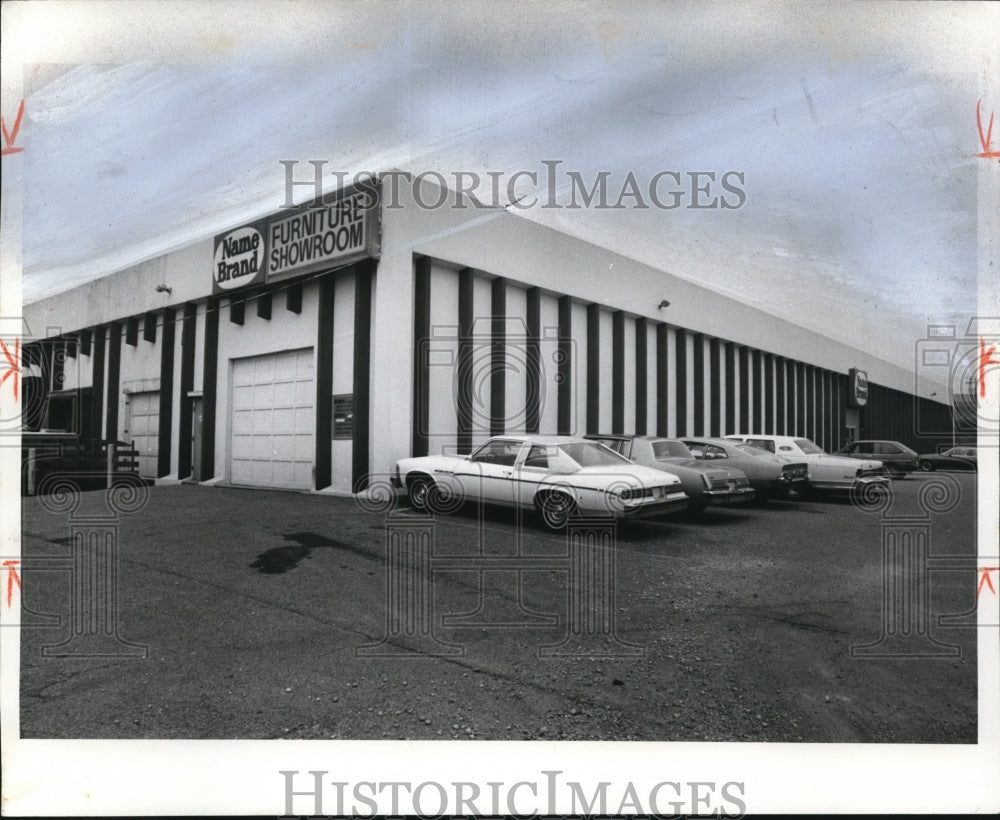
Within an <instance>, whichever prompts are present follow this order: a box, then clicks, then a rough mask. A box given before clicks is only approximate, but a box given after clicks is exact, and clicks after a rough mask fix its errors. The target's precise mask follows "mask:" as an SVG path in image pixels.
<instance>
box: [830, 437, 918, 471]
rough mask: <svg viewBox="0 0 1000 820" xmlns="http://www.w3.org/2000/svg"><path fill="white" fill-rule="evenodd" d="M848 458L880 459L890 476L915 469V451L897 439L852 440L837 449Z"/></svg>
mask: <svg viewBox="0 0 1000 820" xmlns="http://www.w3.org/2000/svg"><path fill="white" fill-rule="evenodd" d="M838 454H839V455H842V456H847V457H848V458H861V459H868V460H871V459H876V460H878V461H881V462H882V463H883V464H884V465H885V466H886V469H887V470H888V471H889V475H890V476H891V477H892V478H902V477H903V476H905V475H906V474H907V473H909V472H912V471H913V470H916V469H917V453H916V451H915V450H911V449H910V448H909V447H907V446H906V445H905V444H901V443H900V442H898V441H878V440H872V439H864V440H861V441H852V442H851V443H850V444H848V445H847V446H846V447H844V448H843V449H841V450H839V451H838Z"/></svg>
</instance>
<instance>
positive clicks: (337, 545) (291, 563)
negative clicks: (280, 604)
mask: <svg viewBox="0 0 1000 820" xmlns="http://www.w3.org/2000/svg"><path fill="white" fill-rule="evenodd" d="M284 538H285V540H286V541H296V542H298V543H297V544H290V545H288V546H284V547H272V548H271V549H269V550H265V551H264V552H262V553H261V554H260V555H258V556H257V558H256V560H254V562H253V563H252V564H250V568H251V569H255V570H257V571H258V572H262V573H265V574H267V575H279V574H281V573H284V572H288V570H290V569H295V567H296V566H298V563H299V561H301V560H302V559H303V558H309V557H310V556H311V555H312V551H313V550H314V549H316V548H317V547H330V548H332V549H341V550H349V551H351V552H356V551H357V549H356V548H355V547H353V546H351V545H350V544H344V543H342V542H340V541H334V540H333V539H332V538H327V537H326V536H325V535H320V534H319V533H316V532H291V533H287V534H286V535H285V536H284Z"/></svg>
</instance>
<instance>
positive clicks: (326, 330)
mask: <svg viewBox="0 0 1000 820" xmlns="http://www.w3.org/2000/svg"><path fill="white" fill-rule="evenodd" d="M335 284H336V283H335V282H334V278H333V274H327V275H326V276H324V277H322V278H321V279H320V280H319V299H318V300H317V302H318V304H317V309H316V442H315V447H316V456H315V461H316V466H315V472H316V475H315V482H316V487H315V488H316V489H317V490H322V489H323V488H324V487H329V486H330V485H331V484H332V483H333V454H332V445H331V440H332V438H333V306H334V305H333V300H334V287H335Z"/></svg>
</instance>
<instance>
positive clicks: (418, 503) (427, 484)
mask: <svg viewBox="0 0 1000 820" xmlns="http://www.w3.org/2000/svg"><path fill="white" fill-rule="evenodd" d="M433 486H434V482H433V481H431V480H430V479H427V478H415V479H413V481H411V482H410V484H409V486H408V487H407V489H406V495H407V498H409V500H410V506H411V507H413V509H415V510H416V511H417V512H427V507H428V503H429V501H430V495H431V488H432V487H433Z"/></svg>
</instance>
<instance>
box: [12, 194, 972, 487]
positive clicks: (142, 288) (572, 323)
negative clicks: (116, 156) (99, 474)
mask: <svg viewBox="0 0 1000 820" xmlns="http://www.w3.org/2000/svg"><path fill="white" fill-rule="evenodd" d="M393 183H394V190H393V192H392V195H391V197H390V198H389V201H388V202H387V201H386V198H385V196H383V194H384V193H385V191H384V184H383V183H379V184H378V185H376V184H372V185H370V186H369V187H367V188H363V187H359V188H354V189H347V190H345V191H342V192H339V193H338V194H331V195H329V196H328V197H327V198H326V199H325V200H322V201H314V202H312V203H310V205H308V206H306V207H299V208H296V209H285V210H280V211H278V212H276V213H274V214H270V215H268V216H266V217H264V218H262V219H260V220H257V221H256V222H253V223H252V224H247V225H242V226H238V227H236V228H234V229H233V230H230V231H227V232H226V233H225V234H222V235H220V236H216V237H214V238H211V237H210V238H206V239H204V240H202V241H199V242H195V243H193V244H191V245H190V246H188V247H184V248H182V249H179V250H176V251H173V252H170V253H166V254H164V255H162V256H160V257H157V258H155V259H151V260H148V261H145V262H142V263H140V264H137V265H134V266H132V267H130V268H128V269H126V270H123V271H120V272H117V273H114V274H112V275H108V276H104V277H103V278H99V279H95V280H93V281H90V282H88V283H86V284H84V285H81V286H78V287H75V288H73V289H71V290H68V291H65V292H63V293H60V294H58V295H56V296H53V297H51V298H46V299H43V300H40V301H38V302H35V303H33V304H30V305H27V306H25V318H26V322H27V325H28V327H29V328H30V329H31V330H32V332H34V333H35V334H36V335H37V337H38V338H35V339H32V340H26V343H25V348H24V357H25V361H26V362H28V363H29V364H30V365H31V373H33V374H34V376H33V378H32V377H29V378H27V379H26V380H25V382H26V383H25V393H26V397H25V406H26V408H27V409H26V411H25V426H26V428H28V429H37V428H39V427H42V428H48V429H66V430H71V431H73V432H75V433H77V434H78V435H79V436H80V437H82V438H89V439H100V440H118V441H126V442H134V444H135V448H136V449H137V450H138V451H139V453H140V457H139V469H140V474H141V475H143V476H145V477H147V478H149V479H154V480H156V481H158V482H161V483H169V482H176V481H183V480H195V481H200V482H204V483H230V484H235V485H248V486H259V487H283V488H294V489H299V490H326V491H331V492H352V491H357V490H359V489H361V488H364V487H365V486H367V482H368V477H369V475H371V474H384V473H387V472H388V471H389V470H390V469H391V467H392V465H393V463H394V462H395V460H396V459H397V458H400V457H402V456H406V455H411V454H413V455H421V454H425V453H428V452H441V451H443V450H449V449H450V450H452V451H454V450H456V449H457V450H458V451H467V450H468V449H469V448H470V447H472V446H473V445H474V444H476V443H477V442H478V441H481V440H483V439H484V438H486V437H488V436H489V435H491V434H497V433H503V432H532V431H541V432H547V433H566V434H573V433H578V434H583V433H587V432H591V433H593V432H615V433H620V432H625V433H629V432H636V433H657V434H668V435H720V434H726V433H732V432H764V433H779V434H782V433H793V434H797V435H802V436H805V437H808V438H811V439H814V440H815V441H817V442H818V443H819V444H821V446H823V447H824V448H826V449H827V450H836V449H838V448H840V447H841V446H843V445H844V444H846V443H847V442H848V441H849V440H850V439H852V438H855V437H865V438H889V439H896V440H899V441H902V442H904V443H906V444H909V445H910V446H913V447H914V448H915V449H919V450H927V449H928V448H930V449H933V448H934V447H936V446H937V444H939V443H945V442H948V441H950V439H951V430H952V422H951V416H950V408H949V406H948V405H947V404H944V403H941V402H939V401H936V400H934V399H931V398H927V397H916V396H914V373H913V372H912V371H908V370H906V369H904V368H900V367H897V366H894V365H892V364H889V363H887V362H885V361H883V360H881V359H879V358H878V357H877V356H875V355H872V354H871V353H870V352H866V351H864V350H861V349H859V348H852V347H850V346H847V345H844V344H841V343H838V342H835V341H833V340H831V339H829V338H826V337H824V336H823V335H822V333H821V332H818V331H812V330H807V329H805V328H803V327H800V326H797V325H794V324H791V323H789V322H786V321H783V320H781V319H778V318H776V317H774V316H771V315H769V314H767V313H765V312H763V311H761V310H757V309H755V308H752V307H748V306H746V305H744V304H741V303H740V302H738V301H735V300H733V299H730V298H728V297H725V296H722V295H720V294H718V293H716V292H713V291H710V290H707V289H705V288H701V287H699V286H698V285H696V284H692V283H691V282H689V281H685V280H683V279H680V278H677V277H675V276H672V275H670V274H668V273H665V272H664V271H662V270H657V269H655V268H652V267H649V266H647V265H643V264H640V263H638V262H635V261H633V260H630V259H628V258H626V257H623V256H621V255H619V254H616V253H612V252H610V251H608V250H606V249H603V248H601V247H598V246H595V245H593V244H590V243H588V242H586V241H583V240H580V239H576V238H573V237H570V236H567V235H565V234H562V233H560V232H557V231H554V230H552V229H549V228H546V227H543V226H540V225H538V224H537V223H534V222H532V221H530V220H527V219H523V218H519V217H518V216H516V215H513V214H510V213H508V212H506V211H504V210H501V209H484V208H477V207H472V206H471V205H470V204H469V203H468V202H467V201H465V200H464V199H463V198H462V197H459V196H457V195H454V194H452V193H451V192H449V191H445V190H442V189H436V190H437V191H438V192H439V193H441V195H442V197H443V198H442V197H437V196H431V195H430V194H427V193H426V192H425V193H423V194H422V195H420V194H421V191H423V189H420V190H419V191H418V192H417V193H418V197H417V198H415V197H414V190H413V188H412V187H411V186H410V185H409V184H408V183H407V182H406V181H405V180H403V182H402V183H401V182H400V178H399V177H398V176H397V177H394V179H393ZM418 184H420V183H419V182H418ZM423 184H427V183H426V181H424V183H423ZM428 202H431V203H432V204H435V205H438V206H437V207H425V206H426V205H427V204H428ZM668 302H669V304H667V303H668ZM29 398H30V400H29Z"/></svg>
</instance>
